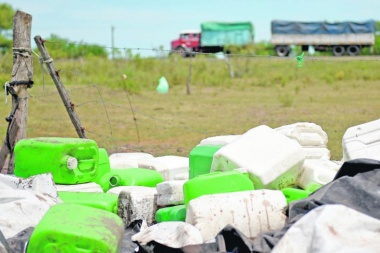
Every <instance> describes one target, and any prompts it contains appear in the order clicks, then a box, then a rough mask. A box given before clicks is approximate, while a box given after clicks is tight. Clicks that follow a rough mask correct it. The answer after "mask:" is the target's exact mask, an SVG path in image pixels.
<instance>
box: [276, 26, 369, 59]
mask: <svg viewBox="0 0 380 253" xmlns="http://www.w3.org/2000/svg"><path fill="white" fill-rule="evenodd" d="M375 32H376V29H375V21H373V20H369V21H365V22H349V21H348V22H337V23H328V22H296V21H280V20H273V21H272V22H271V43H272V45H273V46H274V50H275V52H276V54H277V55H278V56H281V57H284V56H288V55H289V53H290V51H291V46H292V45H295V46H301V48H302V51H307V50H308V49H309V47H310V46H313V47H314V49H315V51H320V52H323V51H330V50H331V51H332V53H333V55H334V56H343V55H345V54H347V55H349V56H356V55H358V54H359V53H360V51H361V50H362V49H363V48H364V47H372V46H373V45H374V44H375Z"/></svg>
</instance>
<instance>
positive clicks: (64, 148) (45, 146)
mask: <svg viewBox="0 0 380 253" xmlns="http://www.w3.org/2000/svg"><path fill="white" fill-rule="evenodd" d="M14 153H15V168H14V173H15V175H16V176H18V177H22V178H27V177H30V176H34V175H38V174H43V173H48V172H51V173H52V175H53V179H54V182H55V183H58V184H77V183H88V182H92V181H94V180H95V178H96V176H97V173H98V166H99V163H98V159H99V149H98V146H97V144H96V143H95V141H93V140H89V139H80V138H58V137H41V138H32V139H23V140H20V141H19V142H17V144H16V147H15V150H14Z"/></svg>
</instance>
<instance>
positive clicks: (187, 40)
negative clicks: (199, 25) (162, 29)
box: [171, 30, 201, 57]
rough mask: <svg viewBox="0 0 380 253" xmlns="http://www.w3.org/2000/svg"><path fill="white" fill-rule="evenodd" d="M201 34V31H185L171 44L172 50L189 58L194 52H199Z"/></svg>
mask: <svg viewBox="0 0 380 253" xmlns="http://www.w3.org/2000/svg"><path fill="white" fill-rule="evenodd" d="M200 41H201V32H200V31H199V30H184V31H181V32H180V34H179V38H178V39H176V40H173V41H172V42H171V50H172V51H174V52H177V53H178V54H179V55H181V56H182V57H188V56H190V55H191V54H192V52H199V49H200V44H201V43H200Z"/></svg>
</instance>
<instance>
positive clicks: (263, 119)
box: [0, 55, 380, 160]
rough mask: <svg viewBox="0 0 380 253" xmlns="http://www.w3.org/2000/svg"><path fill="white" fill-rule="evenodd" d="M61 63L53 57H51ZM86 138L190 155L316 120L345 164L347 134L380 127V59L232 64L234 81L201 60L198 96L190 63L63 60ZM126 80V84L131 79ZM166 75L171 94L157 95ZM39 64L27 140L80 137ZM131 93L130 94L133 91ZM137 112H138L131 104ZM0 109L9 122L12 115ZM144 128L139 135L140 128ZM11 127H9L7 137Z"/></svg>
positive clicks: (7, 63) (0, 125) (220, 63)
mask: <svg viewBox="0 0 380 253" xmlns="http://www.w3.org/2000/svg"><path fill="white" fill-rule="evenodd" d="M52 57H53V58H54V56H52ZM0 63H1V65H0V82H2V83H5V81H8V80H9V79H10V73H11V69H12V57H10V56H9V55H8V56H7V55H5V56H2V58H0ZM54 63H55V66H56V68H57V69H60V70H61V71H60V76H61V79H62V81H63V83H64V84H65V86H66V88H67V89H68V90H69V91H70V97H71V100H72V102H73V103H74V104H75V106H76V107H75V108H76V111H77V113H78V115H79V117H80V120H81V122H82V124H83V126H84V127H85V129H86V133H87V136H88V137H89V138H91V139H94V140H95V141H96V142H97V143H98V145H99V146H100V147H104V148H106V149H107V150H108V152H109V153H112V152H126V151H129V152H132V151H133V152H136V151H139V152H149V153H152V154H154V155H156V156H157V155H183V156H188V154H189V152H190V151H191V149H192V148H193V147H194V146H195V145H197V144H198V143H199V142H200V141H201V140H202V139H204V138H207V137H209V136H215V135H227V134H242V133H244V132H246V131H247V130H249V129H251V128H253V127H256V126H258V125H262V124H265V125H268V126H270V127H272V128H276V127H280V126H282V125H287V124H293V123H295V122H314V123H316V124H318V125H320V126H321V127H322V128H323V129H324V130H325V131H326V133H327V134H328V137H329V143H328V148H329V150H330V151H331V154H332V159H334V160H340V159H341V158H342V147H341V142H342V136H343V134H344V132H345V131H346V129H347V128H348V127H351V126H354V125H357V124H361V123H365V122H368V121H372V120H376V119H378V118H379V112H380V100H379V97H380V89H379V86H380V72H379V71H378V69H379V67H380V61H376V60H371V61H369V60H363V61H360V60H358V59H357V58H349V57H345V58H343V59H342V60H340V61H338V60H336V59H334V58H321V59H320V58H318V59H309V58H308V57H307V56H306V57H305V62H304V66H303V67H302V68H297V62H296V61H295V60H294V59H280V58H277V57H249V58H246V57H233V58H231V64H232V65H233V67H234V71H235V78H234V79H231V78H230V75H229V69H228V67H227V65H226V63H225V62H224V60H220V59H214V58H210V57H205V56H197V57H195V58H194V59H193V60H192V76H191V94H190V95H187V94H186V83H187V80H188V70H189V64H190V59H182V58H178V57H170V58H162V59H151V58H148V59H142V58H139V57H132V58H130V59H128V60H121V59H119V60H114V61H111V60H107V59H101V58H87V59H78V60H55V61H54ZM123 74H126V75H127V79H126V81H123V79H122V75H123ZM161 76H165V77H166V79H167V80H168V83H169V85H170V91H169V93H168V94H164V95H163V94H157V93H156V91H155V88H156V86H157V84H158V79H159V78H160V77H161ZM44 79H45V83H43V82H42V71H41V67H40V65H39V63H38V61H37V59H34V80H35V85H34V87H33V88H31V89H30V90H29V94H30V98H29V113H28V128H27V137H29V138H30V137H38V136H63V137H75V136H76V133H75V130H74V127H73V126H72V125H71V122H70V119H69V117H68V115H67V113H66V111H65V108H64V106H63V104H62V102H61V99H60V97H59V95H58V92H57V91H56V88H55V86H54V84H53V83H52V81H51V78H50V76H49V75H48V74H46V73H45V75H44ZM127 91H128V93H127ZM127 96H129V98H130V101H131V104H132V108H133V110H134V111H135V117H136V121H135V120H134V116H133V114H132V111H131V107H130V104H129V100H128V97H127ZM10 101H11V99H10V97H8V105H5V104H4V105H3V106H1V107H0V114H1V115H3V118H5V117H6V116H8V114H9V112H10V109H11V108H10V106H11V102H10ZM136 124H137V128H136ZM6 128H7V123H6V122H5V120H3V121H0V137H1V136H3V138H5V133H6Z"/></svg>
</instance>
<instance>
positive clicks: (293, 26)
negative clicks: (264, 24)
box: [271, 20, 376, 34]
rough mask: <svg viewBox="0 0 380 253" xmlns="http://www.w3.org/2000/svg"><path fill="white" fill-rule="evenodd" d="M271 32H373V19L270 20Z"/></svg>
mask: <svg viewBox="0 0 380 253" xmlns="http://www.w3.org/2000/svg"><path fill="white" fill-rule="evenodd" d="M271 25H272V34H349V33H356V34H357V33H375V30H376V29H375V21H373V20H370V21H366V22H361V23H359V22H339V23H327V22H294V21H279V20H274V21H272V24H271Z"/></svg>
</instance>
